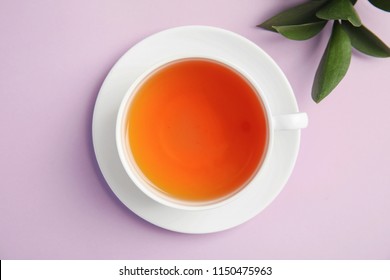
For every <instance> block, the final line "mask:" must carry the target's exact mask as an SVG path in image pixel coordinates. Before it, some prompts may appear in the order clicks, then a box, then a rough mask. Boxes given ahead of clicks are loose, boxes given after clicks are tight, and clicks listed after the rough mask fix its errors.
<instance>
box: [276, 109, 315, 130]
mask: <svg viewBox="0 0 390 280" xmlns="http://www.w3.org/2000/svg"><path fill="white" fill-rule="evenodd" d="M272 119H273V123H274V129H275V130H291V129H300V128H305V127H307V124H308V117H307V114H306V113H302V112H300V113H292V114H285V115H277V116H273V117H272Z"/></svg>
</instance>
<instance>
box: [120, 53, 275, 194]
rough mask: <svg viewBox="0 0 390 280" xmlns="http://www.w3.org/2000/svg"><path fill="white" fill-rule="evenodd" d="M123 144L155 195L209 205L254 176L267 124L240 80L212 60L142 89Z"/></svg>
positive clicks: (168, 72) (179, 67)
mask: <svg viewBox="0 0 390 280" xmlns="http://www.w3.org/2000/svg"><path fill="white" fill-rule="evenodd" d="M126 137H127V140H128V143H129V147H130V149H131V152H132V154H133V157H134V159H135V161H136V163H137V165H138V167H139V168H140V170H141V171H142V172H143V174H144V176H146V177H147V178H148V179H149V181H150V182H152V183H153V184H154V185H155V186H156V187H157V188H158V189H159V190H160V191H162V192H164V193H166V194H168V195H170V196H171V197H174V198H178V199H184V200H189V201H208V200H214V199H219V198H222V197H225V196H228V195H229V194H232V193H234V192H236V191H237V190H239V189H240V188H241V187H242V186H244V185H245V184H246V183H247V182H248V180H249V179H251V177H252V176H253V175H254V173H255V172H256V171H257V169H258V167H259V164H261V161H262V158H263V155H264V153H265V149H266V146H267V121H266V117H265V112H264V109H263V106H262V104H261V103H260V101H259V98H258V97H257V95H256V92H255V91H254V89H253V88H252V86H251V85H250V84H248V82H247V81H246V80H245V79H244V78H243V77H242V76H241V75H239V74H238V73H237V72H235V71H234V70H232V69H230V68H228V67H227V66H225V65H223V64H220V63H217V62H214V61H212V60H205V59H185V60H178V61H176V62H172V63H170V64H167V65H165V66H163V67H161V68H159V69H158V70H156V71H155V72H153V73H152V74H150V75H149V76H148V77H147V78H146V79H145V80H144V81H143V82H142V83H141V85H140V86H139V87H138V89H137V90H136V92H135V96H134V98H133V100H132V103H131V105H130V109H129V111H128V115H127V134H126Z"/></svg>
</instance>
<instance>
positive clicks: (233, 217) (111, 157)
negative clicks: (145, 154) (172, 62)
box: [92, 26, 300, 233]
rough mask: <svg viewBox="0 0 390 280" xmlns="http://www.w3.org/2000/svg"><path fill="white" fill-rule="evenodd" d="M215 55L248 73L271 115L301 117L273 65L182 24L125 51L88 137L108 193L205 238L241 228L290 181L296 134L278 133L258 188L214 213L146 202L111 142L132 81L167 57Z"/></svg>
mask: <svg viewBox="0 0 390 280" xmlns="http://www.w3.org/2000/svg"><path fill="white" fill-rule="evenodd" d="M177 55H183V56H192V57H196V56H202V55H203V56H210V55H214V56H215V55H217V56H220V57H223V58H224V59H225V60H229V61H231V62H232V63H234V64H235V65H237V66H239V67H240V68H242V69H244V70H246V72H247V73H248V74H249V75H251V76H253V77H254V78H255V79H256V81H257V82H258V84H259V86H260V88H261V89H262V91H263V93H264V94H265V96H266V98H267V100H268V103H269V105H270V108H271V111H272V114H273V115H278V114H287V113H295V112H298V106H297V103H296V100H295V97H294V93H293V91H292V89H291V86H290V84H289V83H288V81H287V79H286V78H285V76H284V74H283V73H282V71H281V70H280V69H279V67H278V66H277V65H276V63H275V62H274V61H273V60H272V59H271V58H270V57H269V56H268V55H267V54H266V53H265V52H264V51H263V50H262V49H260V48H259V47H258V46H256V45H255V44H254V43H252V42H251V41H249V40H247V39H246V38H244V37H242V36H240V35H237V34H235V33H232V32H230V31H226V30H223V29H219V28H214V27H206V26H184V27H178V28H173V29H169V30H165V31H162V32H159V33H157V34H154V35H152V36H150V37H148V38H146V39H144V40H143V41H141V42H140V43H138V44H137V45H135V46H134V47H132V48H131V49H130V50H128V51H127V52H126V53H125V54H124V55H123V56H122V57H121V58H120V59H119V60H118V62H117V63H116V64H115V66H114V67H113V68H112V69H111V71H110V73H109V74H108V76H107V77H106V79H105V81H104V83H103V85H102V87H101V89H100V92H99V95H98V98H97V101H96V104H95V109H94V114H93V125H92V137H93V145H94V149H95V153H96V158H97V161H98V164H99V166H100V169H101V171H102V173H103V176H104V178H105V179H106V181H107V183H108V185H109V186H110V187H111V189H112V191H113V192H114V193H115V194H116V195H117V196H118V198H119V199H120V200H121V201H122V202H123V203H124V204H125V205H126V206H127V207H128V208H129V209H130V210H131V211H133V212H134V213H135V214H137V215H138V216H140V217H142V218H143V219H145V220H147V221H149V222H150V223H153V224H155V225H157V226H159V227H162V228H165V229H168V230H172V231H177V232H184V233H210V232H217V231H222V230H225V229H229V228H232V227H235V226H237V225H240V224H242V223H244V222H245V221H247V220H249V219H251V218H252V217H254V216H255V215H257V214H258V213H260V212H261V211H262V210H263V209H264V208H265V207H266V206H267V205H269V204H270V203H271V201H272V200H273V199H274V198H275V197H276V196H277V195H278V194H279V192H280V191H281V190H282V188H283V186H284V185H285V183H286V182H287V179H288V178H289V176H290V174H291V172H292V169H293V167H294V164H295V160H296V157H297V154H298V150H299V143H300V130H299V129H297V130H285V131H276V132H275V137H274V146H273V150H272V153H271V154H270V160H269V161H268V164H267V165H266V166H263V167H262V168H264V172H263V173H262V176H261V177H260V181H259V182H261V184H259V187H258V188H253V189H251V191H248V192H246V193H245V195H243V196H241V197H239V198H238V199H236V200H233V201H232V202H231V203H229V204H226V205H223V206H221V207H218V208H213V209H208V210H201V211H199V210H198V211H188V210H178V209H174V208H170V207H167V206H163V205H160V204H158V203H157V202H155V201H154V200H152V199H150V198H148V197H147V196H146V195H145V194H144V193H143V192H142V191H140V190H139V189H138V188H137V187H136V186H135V185H134V183H133V182H132V181H131V180H130V178H129V177H128V175H127V174H126V172H125V170H124V168H123V167H122V164H121V162H120V159H119V156H118V152H117V149H116V144H115V122H116V115H117V112H118V108H119V105H120V103H121V100H122V98H123V96H124V95H125V93H126V91H127V89H128V88H129V87H130V85H131V84H132V82H133V81H134V80H135V79H136V78H137V77H138V76H139V75H141V74H142V73H143V72H144V71H145V70H147V69H148V68H149V67H151V66H153V65H155V64H156V63H158V62H159V61H163V60H166V59H167V58H169V57H170V56H177Z"/></svg>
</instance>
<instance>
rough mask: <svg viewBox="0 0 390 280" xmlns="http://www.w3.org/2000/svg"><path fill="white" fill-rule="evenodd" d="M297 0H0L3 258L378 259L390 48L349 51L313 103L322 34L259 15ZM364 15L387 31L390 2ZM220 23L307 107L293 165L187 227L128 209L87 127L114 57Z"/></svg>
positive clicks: (386, 239)
mask: <svg viewBox="0 0 390 280" xmlns="http://www.w3.org/2000/svg"><path fill="white" fill-rule="evenodd" d="M299 2H302V1H298V0H294V1H283V0H278V1H259V0H235V1H234V0H213V1H210V0H197V1H180V0H165V1H152V0H146V1H135V0H134V1H131V0H96V1H89V0H58V1H50V0H36V1H28V0H0V36H1V42H0V106H1V107H0V108H1V110H0V127H1V137H0V168H1V169H0V170H1V176H0V192H1V193H0V227H1V228H0V258H1V259H86V258H87V259H389V258H390V219H389V216H390V215H389V214H390V148H389V145H390V144H389V143H390V118H389V106H390V90H389V73H390V63H389V60H388V59H376V58H371V57H367V56H364V55H362V54H360V53H357V52H354V55H353V58H352V63H351V67H350V70H349V72H348V74H347V76H346V78H345V80H343V82H342V83H341V84H340V85H339V87H338V88H337V89H336V90H335V91H334V92H333V93H332V95H331V96H329V97H328V98H327V99H326V100H325V101H323V102H322V103H321V104H319V105H317V104H315V103H314V102H313V101H312V100H311V97H310V90H311V84H312V80H313V77H314V73H315V70H316V67H317V65H318V62H319V59H320V57H321V55H322V52H323V49H324V47H325V44H326V42H327V37H328V34H329V33H328V32H329V27H330V26H328V27H327V30H326V31H325V32H324V34H322V35H320V36H319V37H316V38H315V39H312V40H310V41H305V42H295V41H289V40H287V39H284V38H282V37H281V36H278V35H275V34H273V33H270V32H266V31H264V30H261V29H258V28H256V27H255V25H256V24H258V23H260V22H261V21H263V20H265V19H266V18H268V17H270V16H271V15H273V14H274V13H276V12H277V11H280V10H281V9H282V8H284V7H288V6H290V5H293V4H295V3H299ZM357 9H358V11H359V12H360V15H361V18H362V20H363V22H364V23H365V24H366V26H368V27H369V28H371V29H372V30H375V32H376V33H377V34H378V35H379V36H380V37H381V38H382V39H383V40H384V41H385V42H387V43H388V44H390V31H389V30H390V15H389V14H388V13H385V12H383V11H380V10H378V9H376V8H374V7H372V6H371V5H370V4H369V3H368V2H367V1H366V0H360V1H358V4H357ZM189 24H201V25H212V26H217V27H222V28H225V29H229V30H231V31H234V32H236V33H239V34H241V35H243V36H245V37H247V38H248V39H250V40H252V41H254V42H255V43H256V44H257V45H259V46H260V47H262V48H263V49H264V50H265V51H266V52H268V53H269V54H270V55H271V56H272V57H273V58H274V59H275V61H276V62H277V63H278V64H279V65H280V67H281V68H282V70H283V71H284V72H285V74H286V76H287V78H288V79H289V80H290V82H291V85H292V87H293V89H294V90H295V93H296V96H297V100H298V103H299V107H300V109H301V110H302V111H305V112H307V113H308V114H309V118H310V125H309V127H308V128H307V129H305V130H304V131H303V133H302V142H301V150H300V154H299V157H298V161H297V164H296V167H295V169H294V172H293V175H292V176H291V178H290V180H289V182H288V183H287V185H286V187H285V189H284V190H283V192H282V193H281V194H280V196H278V197H277V199H276V200H275V201H274V202H273V203H272V204H271V205H270V206H269V207H268V208H267V209H266V210H265V211H263V212H262V213H261V214H259V215H258V216H256V217H255V218H253V219H252V220H250V221H249V222H247V223H245V224H243V225H241V226H239V227H236V228H234V229H231V230H228V231H224V232H221V233H214V234H208V235H186V234H179V233H174V232H170V231H167V230H164V229H160V228H157V227H155V226H153V225H151V224H149V223H147V222H145V221H143V220H142V219H140V218H138V217H137V216H136V215H134V214H133V213H132V212H131V211H129V210H128V209H127V208H126V207H125V206H123V205H122V204H121V203H120V202H119V200H118V199H117V198H116V197H115V196H114V194H113V193H112V192H111V190H110V188H109V187H108V185H107V184H106V182H105V181H104V179H103V177H102V175H101V173H100V170H99V167H98V165H97V163H96V160H95V156H94V152H93V148H92V139H91V122H92V112H93V106H94V102H95V100H96V97H97V94H98V91H99V88H100V86H101V84H102V82H103V80H104V78H105V76H106V75H107V73H108V71H109V70H110V68H111V67H112V66H113V64H114V63H115V62H116V60H117V59H118V58H119V57H120V56H121V55H122V54H123V53H124V52H125V51H126V50H127V49H129V48H130V47H131V46H133V45H134V44H135V43H137V42H138V41H140V40H142V39H143V38H145V37H146V36H148V35H151V34H152V33H155V32H158V31H160V30H163V29H166V28H170V27H175V26H181V25H189Z"/></svg>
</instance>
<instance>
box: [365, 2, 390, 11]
mask: <svg viewBox="0 0 390 280" xmlns="http://www.w3.org/2000/svg"><path fill="white" fill-rule="evenodd" d="M368 1H370V3H371V4H372V5H374V6H375V7H377V8H379V9H381V10H384V11H386V12H390V1H389V0H368Z"/></svg>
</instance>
